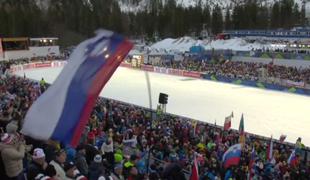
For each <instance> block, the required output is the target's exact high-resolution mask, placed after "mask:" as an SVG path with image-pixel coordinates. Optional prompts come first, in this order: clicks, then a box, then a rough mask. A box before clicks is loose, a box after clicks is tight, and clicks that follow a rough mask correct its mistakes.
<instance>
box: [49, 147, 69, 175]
mask: <svg viewBox="0 0 310 180" xmlns="http://www.w3.org/2000/svg"><path fill="white" fill-rule="evenodd" d="M55 154H56V157H55V159H54V160H52V161H51V162H50V165H52V166H54V168H55V170H56V174H57V175H56V178H57V179H62V180H66V179H67V177H66V173H65V171H64V163H65V162H66V158H67V154H66V151H65V150H63V149H60V150H58V151H56V152H55Z"/></svg>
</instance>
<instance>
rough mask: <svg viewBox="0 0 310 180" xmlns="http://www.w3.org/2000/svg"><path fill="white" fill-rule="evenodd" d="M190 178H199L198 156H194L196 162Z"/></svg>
mask: <svg viewBox="0 0 310 180" xmlns="http://www.w3.org/2000/svg"><path fill="white" fill-rule="evenodd" d="M190 180H199V173H198V164H197V160H196V157H194V163H193V167H192V174H191V177H190Z"/></svg>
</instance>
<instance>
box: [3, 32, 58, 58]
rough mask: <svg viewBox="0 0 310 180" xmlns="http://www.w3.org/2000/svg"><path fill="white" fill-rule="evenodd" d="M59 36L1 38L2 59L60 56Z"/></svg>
mask: <svg viewBox="0 0 310 180" xmlns="http://www.w3.org/2000/svg"><path fill="white" fill-rule="evenodd" d="M57 43H58V38H55V37H45V38H29V37H5V38H0V61H3V60H14V59H21V58H35V57H42V56H59V55H60V51H59V46H58V44H57Z"/></svg>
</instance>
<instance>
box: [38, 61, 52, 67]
mask: <svg viewBox="0 0 310 180" xmlns="http://www.w3.org/2000/svg"><path fill="white" fill-rule="evenodd" d="M51 66H52V64H51V62H44V63H36V64H35V68H43V67H51Z"/></svg>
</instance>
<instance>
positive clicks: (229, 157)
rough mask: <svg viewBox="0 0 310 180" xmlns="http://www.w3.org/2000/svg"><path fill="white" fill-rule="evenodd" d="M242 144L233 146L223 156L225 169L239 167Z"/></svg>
mask: <svg viewBox="0 0 310 180" xmlns="http://www.w3.org/2000/svg"><path fill="white" fill-rule="evenodd" d="M241 149H242V146H241V144H235V145H233V146H231V147H230V148H229V149H228V150H227V151H226V152H225V153H224V155H223V158H222V161H223V166H224V168H229V167H230V166H232V165H238V164H239V162H240V157H241Z"/></svg>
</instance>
